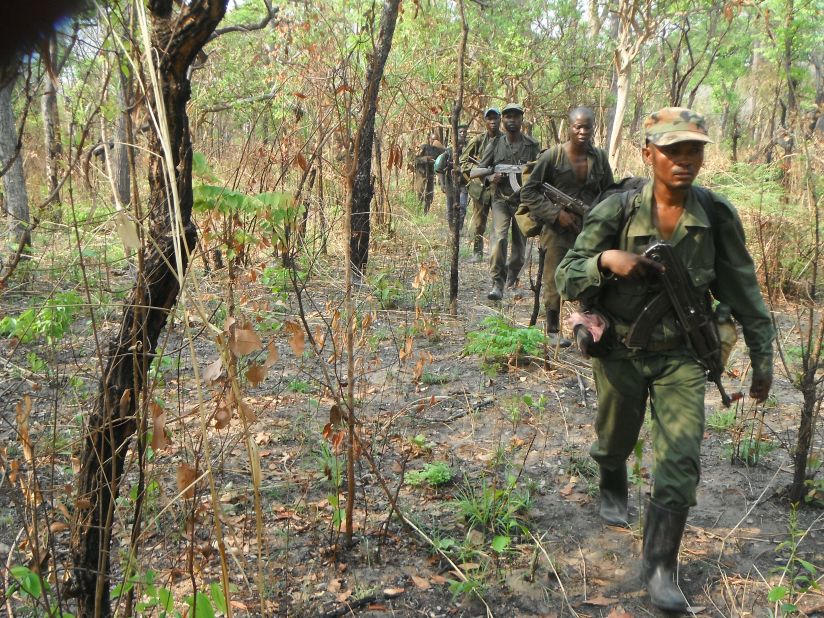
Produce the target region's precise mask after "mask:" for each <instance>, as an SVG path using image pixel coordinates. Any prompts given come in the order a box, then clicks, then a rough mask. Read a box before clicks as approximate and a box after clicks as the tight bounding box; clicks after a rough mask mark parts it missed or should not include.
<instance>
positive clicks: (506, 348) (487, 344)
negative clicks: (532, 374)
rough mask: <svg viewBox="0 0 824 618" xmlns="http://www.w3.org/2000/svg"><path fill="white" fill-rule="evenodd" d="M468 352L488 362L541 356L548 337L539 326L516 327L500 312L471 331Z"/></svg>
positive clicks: (466, 349)
mask: <svg viewBox="0 0 824 618" xmlns="http://www.w3.org/2000/svg"><path fill="white" fill-rule="evenodd" d="M466 337H467V339H468V340H469V341H468V342H467V344H466V345H465V346H464V349H463V351H464V354H472V355H475V356H480V357H481V358H483V359H484V361H486V362H506V361H507V360H509V359H510V358H517V357H519V356H540V355H541V354H542V353H543V347H544V345H545V344H546V341H547V340H546V336H545V335H544V333H543V332H542V331H541V330H540V329H538V328H535V327H529V328H522V327H519V326H514V325H512V324H510V322H509V321H508V320H507V319H506V318H504V317H503V316H499V315H492V316H489V317H487V318H486V319H484V321H483V323H482V328H481V330H477V331H473V332H469V333H467V335H466Z"/></svg>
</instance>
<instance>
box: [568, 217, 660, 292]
mask: <svg viewBox="0 0 824 618" xmlns="http://www.w3.org/2000/svg"><path fill="white" fill-rule="evenodd" d="M562 212H563V211H562ZM598 268H599V269H600V270H601V271H604V270H609V271H610V272H612V273H614V274H615V276H617V277H625V278H629V279H646V278H651V277H654V276H657V275H660V274H661V273H663V272H664V267H663V266H662V265H661V264H659V263H658V262H656V261H655V260H651V259H650V258H648V257H646V256H643V255H636V254H635V253H630V252H629V251H621V250H620V249H608V250H607V251H604V252H603V253H602V254H601V255H600V256H599V257H598Z"/></svg>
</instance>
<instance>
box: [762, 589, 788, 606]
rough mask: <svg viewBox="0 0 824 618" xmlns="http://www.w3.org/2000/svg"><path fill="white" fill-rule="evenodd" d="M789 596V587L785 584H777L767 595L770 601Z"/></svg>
mask: <svg viewBox="0 0 824 618" xmlns="http://www.w3.org/2000/svg"><path fill="white" fill-rule="evenodd" d="M786 596H787V588H786V587H784V586H776V587H775V588H773V589H772V590H770V593H769V594H768V595H767V600H768V601H769V602H770V603H775V602H776V601H781V600H782V599H784V598H785V597H786Z"/></svg>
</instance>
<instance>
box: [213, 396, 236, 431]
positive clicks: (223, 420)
mask: <svg viewBox="0 0 824 618" xmlns="http://www.w3.org/2000/svg"><path fill="white" fill-rule="evenodd" d="M231 420H232V412H231V410H229V406H227V405H226V402H225V401H224V400H223V399H221V400H220V401H218V403H217V406H216V407H215V429H223V428H224V427H228V425H229V422H230V421H231Z"/></svg>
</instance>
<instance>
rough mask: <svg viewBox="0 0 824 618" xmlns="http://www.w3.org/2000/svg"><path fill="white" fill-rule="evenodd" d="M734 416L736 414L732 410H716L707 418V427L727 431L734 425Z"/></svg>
mask: <svg viewBox="0 0 824 618" xmlns="http://www.w3.org/2000/svg"><path fill="white" fill-rule="evenodd" d="M735 415H736V412H735V410H734V409H729V410H716V411H715V412H713V413H712V414H711V415H710V416H709V417H707V427H709V428H710V429H715V430H718V431H723V430H725V429H729V428H730V427H732V426H733V425H735Z"/></svg>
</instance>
